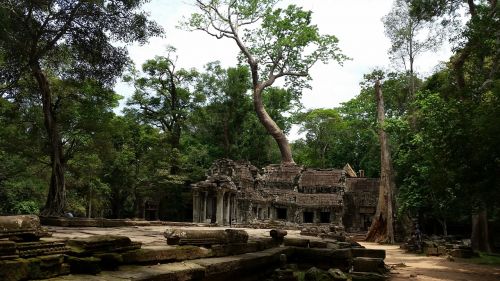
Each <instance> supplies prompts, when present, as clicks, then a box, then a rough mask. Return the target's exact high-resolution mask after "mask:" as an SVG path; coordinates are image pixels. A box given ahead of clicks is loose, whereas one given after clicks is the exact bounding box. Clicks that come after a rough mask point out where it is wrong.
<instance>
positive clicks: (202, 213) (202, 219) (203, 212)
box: [200, 191, 208, 223]
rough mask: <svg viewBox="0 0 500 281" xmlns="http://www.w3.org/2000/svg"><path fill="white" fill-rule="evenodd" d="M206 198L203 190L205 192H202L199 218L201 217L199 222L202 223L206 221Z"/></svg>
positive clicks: (206, 195)
mask: <svg viewBox="0 0 500 281" xmlns="http://www.w3.org/2000/svg"><path fill="white" fill-rule="evenodd" d="M207 199H208V194H207V192H206V191H205V192H203V200H202V201H203V202H202V204H201V208H202V210H201V218H200V219H201V220H200V222H203V223H204V222H206V221H207Z"/></svg>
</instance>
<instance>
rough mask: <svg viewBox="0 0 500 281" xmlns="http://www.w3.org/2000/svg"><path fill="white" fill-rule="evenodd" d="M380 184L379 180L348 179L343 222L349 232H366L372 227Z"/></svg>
mask: <svg viewBox="0 0 500 281" xmlns="http://www.w3.org/2000/svg"><path fill="white" fill-rule="evenodd" d="M379 184H380V180H379V179H378V178H347V180H346V190H345V191H346V192H345V195H344V203H345V208H344V217H343V222H344V226H345V228H346V229H347V230H348V231H351V232H356V231H365V230H367V229H368V227H369V226H370V225H371V221H372V217H373V215H374V214H375V211H376V208H377V200H378V190H379Z"/></svg>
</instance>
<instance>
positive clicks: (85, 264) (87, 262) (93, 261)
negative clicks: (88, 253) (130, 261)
mask: <svg viewBox="0 0 500 281" xmlns="http://www.w3.org/2000/svg"><path fill="white" fill-rule="evenodd" d="M67 262H68V263H69V266H70V270H71V273H73V274H98V273H99V272H101V266H100V263H101V259H99V258H96V257H86V258H79V257H71V256H70V257H68V260H67Z"/></svg>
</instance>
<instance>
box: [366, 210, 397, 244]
mask: <svg viewBox="0 0 500 281" xmlns="http://www.w3.org/2000/svg"><path fill="white" fill-rule="evenodd" d="M373 219H374V220H375V221H374V222H373V223H372V225H371V227H370V229H369V230H368V233H367V234H366V239H365V241H367V242H376V243H394V241H391V238H390V237H388V235H387V220H386V219H385V218H384V217H383V216H382V214H380V216H379V217H377V218H376V217H374V218H373Z"/></svg>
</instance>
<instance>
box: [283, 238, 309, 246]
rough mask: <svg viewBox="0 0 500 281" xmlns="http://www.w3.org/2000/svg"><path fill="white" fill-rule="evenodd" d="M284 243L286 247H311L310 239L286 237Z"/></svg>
mask: <svg viewBox="0 0 500 281" xmlns="http://www.w3.org/2000/svg"><path fill="white" fill-rule="evenodd" d="M283 242H284V244H285V246H292V247H302V248H308V247H309V239H303V238H290V237H285V240H284V241H283Z"/></svg>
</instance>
